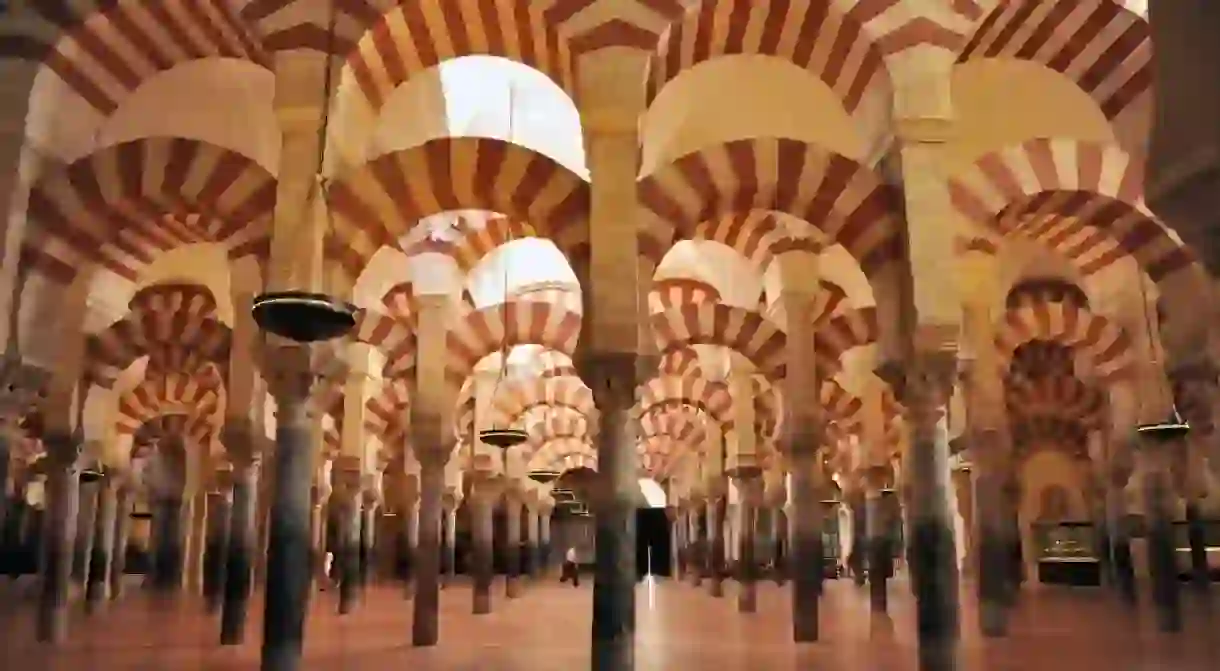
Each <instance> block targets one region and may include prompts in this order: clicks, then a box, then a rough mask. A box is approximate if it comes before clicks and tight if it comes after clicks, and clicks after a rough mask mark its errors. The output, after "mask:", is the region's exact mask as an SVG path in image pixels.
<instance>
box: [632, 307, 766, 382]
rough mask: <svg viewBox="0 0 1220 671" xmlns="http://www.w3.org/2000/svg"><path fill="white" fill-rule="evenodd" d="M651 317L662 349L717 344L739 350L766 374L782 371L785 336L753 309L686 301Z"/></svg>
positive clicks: (660, 349)
mask: <svg viewBox="0 0 1220 671" xmlns="http://www.w3.org/2000/svg"><path fill="white" fill-rule="evenodd" d="M650 321H651V322H652V332H653V337H654V338H655V339H656V343H657V349H658V350H659V351H661V352H666V351H669V350H670V349H674V348H677V349H685V348H688V347H690V346H691V345H719V346H721V347H727V348H729V349H732V350H734V351H736V352H739V353H740V354H741V355H742V356H744V357H746V358H747V359H749V360H750V362H751V363H753V364H754V366H755V368H757V369H758V371H759V372H760V373H762V374H763V375H766V376H767V377H771V378H779V377H782V376H783V374H784V368H785V364H786V361H787V358H786V354H787V353H786V351H785V345H786V343H787V339H786V338H785V337H784V333H783V331H780V330H779V327H777V326H776V325H775V324H774V323H772V322H771V321H770V320H768V319H767V318H766V317H763V316H762V315H761V314H759V313H757V312H755V311H753V310H746V309H744V308H739V307H734V306H731V305H725V304H723V303H703V304H687V305H681V306H676V307H672V308H669V309H668V310H665V311H664V312H658V313H656V314H653V315H652V316H651V318H650Z"/></svg>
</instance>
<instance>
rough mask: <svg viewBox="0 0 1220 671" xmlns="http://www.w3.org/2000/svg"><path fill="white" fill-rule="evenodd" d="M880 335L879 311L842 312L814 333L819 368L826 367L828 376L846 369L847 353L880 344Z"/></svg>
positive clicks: (862, 309) (872, 309)
mask: <svg viewBox="0 0 1220 671" xmlns="http://www.w3.org/2000/svg"><path fill="white" fill-rule="evenodd" d="M879 336H880V329H879V328H878V325H877V309H876V308H874V307H864V308H859V309H856V310H847V311H846V312H842V313H839V314H838V315H836V316H835V317H833V318H831V319H830V320H829V321H827V322H826V323H825V324H823V325H822V326H821V327H820V328H818V330H817V332H816V333H815V334H814V339H813V343H814V345H813V348H814V356H815V357H816V361H817V365H819V366H822V367H823V369H824V370H825V371H826V374H827V375H835V374H836V373H838V372H839V371H840V370H842V368H843V361H842V357H843V354H844V353H846V352H849V351H851V350H853V349H855V348H857V347H865V346H868V345H871V344H873V343H875V342H877V338H878V337H879Z"/></svg>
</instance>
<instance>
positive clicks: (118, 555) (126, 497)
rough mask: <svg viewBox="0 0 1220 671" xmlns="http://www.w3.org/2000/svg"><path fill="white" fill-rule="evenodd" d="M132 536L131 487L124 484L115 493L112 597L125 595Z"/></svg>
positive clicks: (111, 555) (111, 560) (111, 564)
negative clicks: (128, 555)
mask: <svg viewBox="0 0 1220 671" xmlns="http://www.w3.org/2000/svg"><path fill="white" fill-rule="evenodd" d="M130 536H131V487H130V486H129V485H122V486H120V487H119V489H118V492H117V494H116V495H115V515H114V545H113V546H112V547H111V550H110V578H109V580H110V598H111V599H118V598H119V597H121V596H123V584H124V583H125V582H126V578H125V576H126V575H127V544H128V543H127V541H128V538H129V537H130Z"/></svg>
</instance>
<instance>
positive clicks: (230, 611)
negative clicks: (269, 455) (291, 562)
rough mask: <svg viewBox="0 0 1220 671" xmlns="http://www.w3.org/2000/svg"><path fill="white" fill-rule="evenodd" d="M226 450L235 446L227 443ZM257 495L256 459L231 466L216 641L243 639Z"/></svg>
mask: <svg viewBox="0 0 1220 671" xmlns="http://www.w3.org/2000/svg"><path fill="white" fill-rule="evenodd" d="M229 449H230V450H233V449H236V448H235V446H233V445H230V446H229ZM257 494H258V462H256V461H252V460H249V459H248V458H245V459H241V460H237V461H236V463H234V465H233V499H232V504H231V506H230V508H229V542H228V546H227V547H226V549H225V573H224V578H225V579H224V591H223V598H224V602H223V604H222V607H221V612H220V644H221V645H239V644H241V643H242V642H243V641H245V638H246V616H247V613H248V612H249V609H250V588H251V587H252V586H253V580H254V556H253V555H254V548H256V547H257V540H256V538H255V524H254V510H255V497H256V496H257Z"/></svg>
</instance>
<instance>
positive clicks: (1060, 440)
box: [1008, 415, 1094, 458]
mask: <svg viewBox="0 0 1220 671" xmlns="http://www.w3.org/2000/svg"><path fill="white" fill-rule="evenodd" d="M1093 428H1094V427H1092V426H1090V425H1088V424H1086V423H1084V422H1082V421H1080V420H1079V419H1077V418H1074V417H1061V416H1046V415H1036V416H1033V417H1020V418H1012V419H1010V420H1009V423H1008V430H1009V432H1010V434H1011V435H1012V444H1013V448H1014V451H1015V452H1016V454H1017V456H1018V457H1019V458H1020V457H1026V458H1028V457H1030V456H1032V455H1034V454H1036V453H1037V452H1039V451H1041V450H1044V449H1054V450H1059V451H1065V452H1067V453H1068V455H1069V456H1072V457H1077V458H1087V457H1088V454H1089V451H1088V450H1089V447H1088V445H1089V431H1090V430H1092V429H1093Z"/></svg>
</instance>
